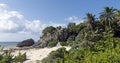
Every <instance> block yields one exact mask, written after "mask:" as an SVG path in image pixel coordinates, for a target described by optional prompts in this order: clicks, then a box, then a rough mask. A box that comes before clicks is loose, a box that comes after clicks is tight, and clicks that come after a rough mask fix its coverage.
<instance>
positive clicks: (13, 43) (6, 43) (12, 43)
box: [0, 42, 19, 47]
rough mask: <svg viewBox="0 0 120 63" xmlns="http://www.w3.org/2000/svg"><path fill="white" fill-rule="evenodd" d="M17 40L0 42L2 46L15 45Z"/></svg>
mask: <svg viewBox="0 0 120 63" xmlns="http://www.w3.org/2000/svg"><path fill="white" fill-rule="evenodd" d="M18 43H19V42H0V45H1V46H3V47H16V45H17V44H18Z"/></svg>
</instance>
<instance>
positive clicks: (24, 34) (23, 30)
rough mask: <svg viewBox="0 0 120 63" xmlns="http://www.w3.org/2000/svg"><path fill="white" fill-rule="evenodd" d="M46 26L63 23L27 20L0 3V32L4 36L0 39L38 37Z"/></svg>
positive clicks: (55, 25)
mask: <svg viewBox="0 0 120 63" xmlns="http://www.w3.org/2000/svg"><path fill="white" fill-rule="evenodd" d="M47 26H54V27H57V26H65V24H59V23H54V22H49V23H48V24H44V23H42V21H41V20H28V19H25V18H24V15H23V14H21V13H20V12H18V11H12V10H10V9H9V7H8V6H7V5H6V4H0V34H2V35H3V37H4V39H3V38H2V37H0V40H1V39H3V40H8V38H9V40H10V39H11V41H12V40H13V39H14V38H15V39H16V41H17V40H18V41H20V40H21V39H25V38H30V37H31V38H36V37H37V39H38V38H39V37H40V35H42V34H41V33H42V30H43V29H44V28H45V27H47ZM13 36H14V37H13ZM5 38H6V39H5ZM14 41H15V40H14Z"/></svg>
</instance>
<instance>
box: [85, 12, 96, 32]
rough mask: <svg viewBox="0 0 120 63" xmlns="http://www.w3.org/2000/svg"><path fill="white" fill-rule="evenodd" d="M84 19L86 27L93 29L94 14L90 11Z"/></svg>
mask: <svg viewBox="0 0 120 63" xmlns="http://www.w3.org/2000/svg"><path fill="white" fill-rule="evenodd" d="M86 20H87V27H88V28H89V29H90V30H92V31H93V30H95V23H94V22H95V15H92V14H91V13H87V14H86Z"/></svg>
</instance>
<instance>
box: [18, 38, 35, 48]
mask: <svg viewBox="0 0 120 63" xmlns="http://www.w3.org/2000/svg"><path fill="white" fill-rule="evenodd" d="M33 44H34V40H33V39H27V40H23V41H22V42H20V43H18V44H17V47H26V46H32V45H33Z"/></svg>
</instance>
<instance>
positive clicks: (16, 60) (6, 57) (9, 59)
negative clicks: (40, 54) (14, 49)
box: [0, 50, 26, 63]
mask: <svg viewBox="0 0 120 63" xmlns="http://www.w3.org/2000/svg"><path fill="white" fill-rule="evenodd" d="M1 51H3V50H1ZM25 60H26V54H25V53H24V54H21V53H19V54H18V55H17V56H15V57H14V56H13V55H12V54H11V52H10V51H8V50H5V51H3V53H2V52H1V54H0V63H23V61H25Z"/></svg>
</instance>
